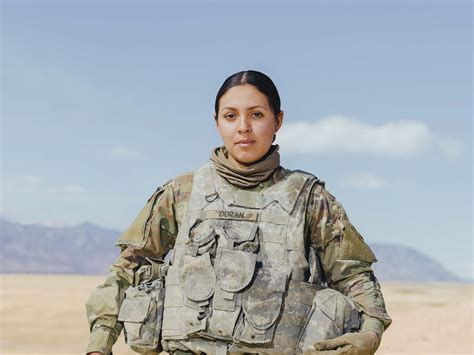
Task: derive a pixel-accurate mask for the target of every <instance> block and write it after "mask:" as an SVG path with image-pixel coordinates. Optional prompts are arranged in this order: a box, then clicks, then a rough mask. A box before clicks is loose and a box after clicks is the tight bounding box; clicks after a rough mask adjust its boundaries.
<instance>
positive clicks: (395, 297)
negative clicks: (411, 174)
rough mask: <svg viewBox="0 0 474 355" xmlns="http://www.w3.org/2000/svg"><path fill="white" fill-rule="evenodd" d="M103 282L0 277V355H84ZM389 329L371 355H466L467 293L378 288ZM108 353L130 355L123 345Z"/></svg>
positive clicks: (432, 287) (444, 288)
mask: <svg viewBox="0 0 474 355" xmlns="http://www.w3.org/2000/svg"><path fill="white" fill-rule="evenodd" d="M104 279H105V277H97V276H52V275H0V282H1V283H0V289H1V293H0V353H1V354H45V353H54V354H81V353H82V354H84V350H85V346H86V344H87V337H88V326H87V321H86V316H85V310H84V301H85V300H86V298H87V297H88V295H89V294H90V292H91V291H92V289H93V288H94V287H95V286H96V285H98V284H99V283H101V282H102V281H103V280H104ZM382 287H383V289H382V290H383V292H384V296H385V299H386V302H387V307H388V310H389V313H390V315H391V316H392V318H393V324H392V326H391V327H390V328H389V329H388V330H387V332H386V333H385V335H384V339H383V342H382V345H381V347H380V349H379V351H378V352H377V354H472V353H473V339H474V334H473V317H472V316H473V289H474V287H473V286H472V285H463V284H409V283H385V284H382ZM114 354H123V355H125V354H134V353H133V352H132V351H130V350H128V348H127V346H126V345H125V344H124V343H123V338H121V339H120V341H119V344H118V345H117V346H116V347H115V349H114Z"/></svg>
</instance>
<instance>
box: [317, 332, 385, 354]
mask: <svg viewBox="0 0 474 355" xmlns="http://www.w3.org/2000/svg"><path fill="white" fill-rule="evenodd" d="M313 346H314V349H315V350H317V351H319V352H316V353H317V354H321V355H323V354H346V355H373V354H375V351H376V350H377V348H378V347H379V337H378V335H377V334H376V333H375V332H373V331H365V332H358V333H346V334H344V335H341V336H340V337H337V338H334V339H328V340H323V341H318V342H317V343H314V344H313Z"/></svg>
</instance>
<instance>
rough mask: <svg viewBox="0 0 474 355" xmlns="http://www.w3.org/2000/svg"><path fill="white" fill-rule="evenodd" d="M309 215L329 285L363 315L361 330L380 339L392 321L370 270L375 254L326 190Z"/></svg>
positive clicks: (314, 199) (316, 198)
mask: <svg viewBox="0 0 474 355" xmlns="http://www.w3.org/2000/svg"><path fill="white" fill-rule="evenodd" d="M308 213H309V216H307V217H308V218H309V221H310V223H309V228H310V231H309V235H310V237H311V244H312V245H313V247H314V248H315V249H316V251H317V255H318V257H319V259H320V261H321V266H322V269H323V273H324V277H325V279H326V281H327V283H328V286H329V287H331V288H333V289H335V290H337V291H339V292H341V293H342V294H344V295H346V296H348V297H350V298H351V299H352V300H353V301H355V303H356V305H357V306H358V308H359V310H360V311H361V312H362V321H363V323H362V326H361V330H364V331H365V330H372V331H374V332H376V333H377V334H378V335H379V337H381V336H382V333H383V331H384V330H385V329H386V328H387V327H388V326H389V325H390V323H391V318H390V317H389V315H388V314H387V311H386V307H385V301H384V299H383V295H382V292H381V289H380V284H379V282H378V280H377V278H376V277H375V275H374V272H373V271H372V268H371V265H372V263H374V262H376V261H377V259H376V258H375V255H374V254H373V253H372V251H371V250H370V248H369V246H368V245H367V244H366V243H365V241H364V239H363V238H362V236H361V235H360V233H359V232H358V231H357V230H356V228H355V227H354V226H353V225H352V223H351V222H350V221H349V218H348V217H347V214H346V212H345V211H344V208H343V207H342V205H341V204H340V203H339V202H337V201H336V199H335V198H334V196H332V195H331V194H330V193H329V192H327V191H326V190H325V189H324V188H322V189H321V188H320V189H319V191H318V193H315V194H313V196H312V201H311V203H310V209H309V210H308Z"/></svg>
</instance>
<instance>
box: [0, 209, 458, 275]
mask: <svg viewBox="0 0 474 355" xmlns="http://www.w3.org/2000/svg"><path fill="white" fill-rule="evenodd" d="M119 234H120V232H119V231H115V230H110V229H105V228H102V227H99V226H97V225H94V224H90V223H83V224H80V225H77V226H72V227H62V228H58V227H45V226H41V225H36V224H19V223H12V222H9V221H7V220H5V219H1V218H0V243H1V244H0V245H1V247H0V261H1V263H0V272H2V273H53V274H57V273H66V274H106V273H107V270H108V269H109V267H110V265H111V264H112V262H113V261H114V260H115V258H116V257H117V255H118V248H117V247H115V246H114V245H115V241H116V240H117V238H118V236H119ZM370 246H371V248H372V250H373V251H374V253H375V255H376V256H377V259H378V262H377V263H375V264H374V266H373V267H374V270H375V274H376V275H377V278H378V279H379V280H385V281H417V282H419V281H452V282H455V281H462V280H461V279H460V278H459V277H457V276H456V275H454V274H453V273H451V272H450V271H448V270H446V269H445V268H444V267H443V266H442V265H441V264H440V263H438V262H437V261H435V260H434V259H432V258H430V257H428V256H426V255H425V254H423V253H421V252H419V251H417V250H415V249H413V248H409V247H405V246H402V245H396V244H371V245H370Z"/></svg>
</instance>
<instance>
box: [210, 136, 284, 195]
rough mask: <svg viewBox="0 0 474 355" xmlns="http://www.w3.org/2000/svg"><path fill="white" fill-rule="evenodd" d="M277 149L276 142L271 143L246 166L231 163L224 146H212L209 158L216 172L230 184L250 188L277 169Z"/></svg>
mask: <svg viewBox="0 0 474 355" xmlns="http://www.w3.org/2000/svg"><path fill="white" fill-rule="evenodd" d="M278 149H279V146H278V145H277V144H275V145H272V146H271V147H270V149H269V150H268V152H267V154H265V155H264V156H263V157H262V158H261V159H260V160H258V161H256V162H255V163H253V164H252V165H249V166H248V167H246V168H239V167H236V166H235V165H233V164H232V163H231V161H230V160H229V154H228V152H227V149H225V147H219V148H214V149H213V150H212V154H211V158H210V159H211V161H212V162H213V163H214V166H215V167H216V170H217V173H218V174H219V175H220V176H222V177H223V178H224V179H226V180H227V181H229V182H230V183H231V184H232V185H235V186H237V187H240V188H252V187H256V186H257V185H258V184H259V183H261V182H262V181H265V180H267V179H269V178H270V177H271V176H272V174H273V173H274V172H275V171H276V170H277V169H278V167H279V166H280V153H278Z"/></svg>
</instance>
